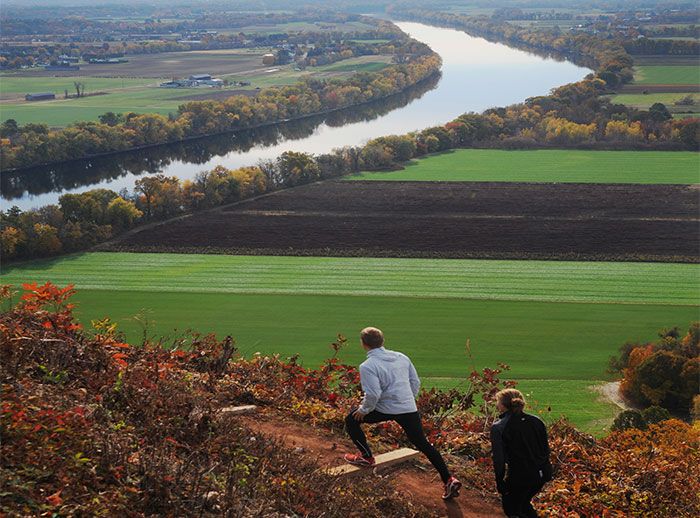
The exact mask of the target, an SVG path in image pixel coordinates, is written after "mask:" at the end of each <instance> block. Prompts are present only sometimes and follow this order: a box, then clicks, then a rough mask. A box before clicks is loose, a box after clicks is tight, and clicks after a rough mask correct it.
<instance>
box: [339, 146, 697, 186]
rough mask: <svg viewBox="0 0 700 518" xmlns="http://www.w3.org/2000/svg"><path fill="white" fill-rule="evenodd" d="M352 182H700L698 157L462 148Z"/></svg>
mask: <svg viewBox="0 0 700 518" xmlns="http://www.w3.org/2000/svg"><path fill="white" fill-rule="evenodd" d="M348 180H395V181H456V182H462V181H463V182H475V181H480V182H557V183H567V182H573V183H636V184H691V183H700V155H698V154H697V153H693V152H663V151H648V152H647V151H573V150H538V151H504V150H491V149H460V150H456V151H450V152H445V153H440V154H436V155H432V156H430V157H427V158H423V159H420V160H414V161H412V162H410V163H409V164H408V165H407V166H406V168H405V169H402V170H399V171H389V172H363V173H360V174H357V175H353V176H350V177H348Z"/></svg>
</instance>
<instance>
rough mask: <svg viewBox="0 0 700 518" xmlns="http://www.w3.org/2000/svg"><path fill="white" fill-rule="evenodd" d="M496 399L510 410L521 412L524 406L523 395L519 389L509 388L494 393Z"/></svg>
mask: <svg viewBox="0 0 700 518" xmlns="http://www.w3.org/2000/svg"><path fill="white" fill-rule="evenodd" d="M496 401H497V402H499V403H500V404H501V405H503V406H504V407H506V409H507V410H510V411H512V412H522V411H523V408H525V396H523V393H522V392H520V391H519V390H516V389H513V388H509V389H503V390H501V391H500V392H497V393H496Z"/></svg>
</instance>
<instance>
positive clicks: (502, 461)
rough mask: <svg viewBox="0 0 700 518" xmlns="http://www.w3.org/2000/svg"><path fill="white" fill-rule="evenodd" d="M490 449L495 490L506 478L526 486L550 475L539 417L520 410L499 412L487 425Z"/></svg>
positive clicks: (547, 449)
mask: <svg viewBox="0 0 700 518" xmlns="http://www.w3.org/2000/svg"><path fill="white" fill-rule="evenodd" d="M491 452H492V456H493V469H494V471H495V473H496V485H497V486H498V490H499V492H502V491H503V488H504V487H505V483H506V482H507V483H508V485H511V486H528V485H531V484H533V483H535V482H538V481H540V482H547V481H549V480H551V478H552V467H551V464H550V463H549V442H548V440H547V428H546V426H545V425H544V423H543V422H542V420H541V419H540V418H539V417H536V416H534V415H530V414H526V413H524V412H518V413H514V412H506V413H505V414H501V415H500V416H499V418H498V420H497V421H496V422H495V423H494V424H493V425H492V426H491ZM506 465H507V466H508V471H507V472H506Z"/></svg>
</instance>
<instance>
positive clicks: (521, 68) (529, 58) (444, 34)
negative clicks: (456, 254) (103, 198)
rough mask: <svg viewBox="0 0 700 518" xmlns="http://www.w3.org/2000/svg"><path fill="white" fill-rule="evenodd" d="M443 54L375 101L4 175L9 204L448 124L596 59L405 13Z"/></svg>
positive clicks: (544, 88) (575, 76) (411, 30)
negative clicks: (546, 51)
mask: <svg viewBox="0 0 700 518" xmlns="http://www.w3.org/2000/svg"><path fill="white" fill-rule="evenodd" d="M396 25H398V26H399V27H400V28H401V30H403V31H404V32H406V33H408V34H410V35H411V36H412V37H413V38H415V39H417V40H419V41H422V42H425V43H426V44H428V45H429V46H430V47H431V48H432V49H433V50H434V51H435V52H437V53H438V54H440V56H441V57H442V60H443V67H442V75H441V77H439V78H435V79H434V80H433V81H432V82H427V83H425V84H422V85H418V86H416V87H414V88H412V89H411V91H409V92H407V93H406V94H404V95H398V96H395V97H394V98H392V99H388V100H386V101H383V102H381V103H378V104H375V105H373V106H366V107H363V108H361V109H359V108H354V109H349V110H346V111H345V112H344V113H335V114H331V115H328V116H322V117H314V118H309V119H307V120H305V121H301V122H295V123H290V124H284V125H279V126H275V127H271V128H265V129H260V130H255V131H250V132H246V133H243V134H241V133H239V134H227V135H219V136H216V137H207V138H204V139H200V140H198V141H195V142H188V143H184V144H175V145H169V146H160V147H159V148H153V149H149V150H143V151H137V152H127V153H122V154H119V155H114V156H110V157H105V158H99V159H91V160H83V161H77V162H72V163H70V164H63V165H57V166H47V167H40V168H35V169H31V170H28V171H23V172H21V173H14V174H8V173H5V174H3V175H2V184H1V187H2V197H3V200H2V205H3V208H4V209H6V208H8V207H10V206H12V205H17V206H19V207H20V208H22V209H25V210H26V209H30V208H34V207H40V206H42V205H46V204H49V203H56V202H57V201H58V198H59V197H60V196H61V195H62V194H64V193H67V192H81V191H85V190H88V189H94V188H107V189H112V190H115V191H119V190H121V189H131V188H132V187H133V185H134V181H135V180H136V179H137V178H138V177H139V176H140V175H143V174H152V173H158V172H160V173H163V174H166V175H168V176H177V177H179V178H192V177H194V176H195V175H196V174H197V173H198V172H199V171H203V170H206V169H211V168H213V167H214V166H216V165H224V166H226V167H229V168H235V167H240V166H245V165H255V164H256V163H257V162H258V161H259V160H261V159H268V158H274V157H277V156H278V155H280V154H281V153H283V152H284V151H288V150H294V151H304V152H307V153H324V152H327V151H330V150H331V149H333V148H337V147H342V146H349V145H359V144H362V143H364V142H366V141H367V140H369V139H371V138H374V137H379V136H381V135H391V134H402V133H407V132H409V131H414V130H420V129H423V128H427V127H430V126H435V125H438V124H443V123H445V122H448V121H450V120H452V119H454V118H455V117H457V116H459V115H461V114H462V113H464V112H469V111H475V112H481V111H483V110H485V109H487V108H490V107H494V106H507V105H509V104H513V103H517V102H521V101H523V100H525V99H526V98H528V97H532V96H536V95H543V94H547V93H548V92H549V90H550V89H551V88H553V87H556V86H559V85H562V84H566V83H571V82H574V81H578V80H580V79H581V78H583V77H584V76H585V75H586V74H587V73H588V72H590V71H589V70H588V69H586V68H582V67H579V66H576V65H574V64H572V63H570V62H567V61H558V60H555V59H552V58H544V57H541V56H538V55H535V54H531V53H528V52H524V51H522V50H517V49H514V48H511V47H508V46H506V45H502V44H498V43H491V42H488V41H486V40H484V39H483V38H475V37H472V36H469V35H467V34H465V33H463V32H460V31H456V30H453V29H444V28H438V27H433V26H430V25H425V24H421V23H413V22H397V23H396Z"/></svg>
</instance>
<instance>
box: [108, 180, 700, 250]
mask: <svg viewBox="0 0 700 518" xmlns="http://www.w3.org/2000/svg"><path fill="white" fill-rule="evenodd" d="M698 194H699V192H698V189H697V186H681V185H592V184H518V183H459V182H455V183H452V182H435V183H433V182H343V181H329V182H323V183H317V184H312V185H307V186H303V187H298V188H295V189H289V190H285V191H280V192H277V193H274V194H271V195H267V196H262V197H260V198H257V199H254V200H249V201H246V202H243V203H238V204H235V205H230V206H228V207H222V208H219V209H216V210H211V211H207V212H201V213H198V214H195V215H193V216H190V217H184V218H178V219H175V220H171V221H169V222H165V223H163V224H159V225H152V226H149V227H146V228H144V229H142V230H141V231H138V232H132V233H130V234H128V235H126V236H125V237H124V238H123V239H122V240H120V241H118V242H116V243H112V244H110V245H108V246H107V247H103V249H104V248H107V249H110V250H124V251H160V252H166V251H174V252H191V253H233V254H261V255H262V254H268V255H316V256H369V257H372V256H374V257H449V258H514V259H517V258H522V259H572V260H623V261H624V260H627V261H633V260H644V261H673V262H698V261H699V260H700V254H699V253H698V252H699V251H700V232H698V230H700V225H699V224H700V218H699V217H698V214H699V213H700V197H699V196H698Z"/></svg>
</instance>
